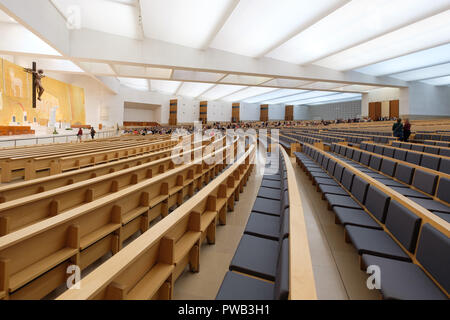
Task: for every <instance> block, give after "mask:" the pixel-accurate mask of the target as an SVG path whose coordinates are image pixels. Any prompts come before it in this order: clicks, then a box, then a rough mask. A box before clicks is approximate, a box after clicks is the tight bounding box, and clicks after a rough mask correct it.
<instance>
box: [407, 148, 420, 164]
mask: <svg viewBox="0 0 450 320" xmlns="http://www.w3.org/2000/svg"><path fill="white" fill-rule="evenodd" d="M421 160H422V154H421V153H417V152H412V151H408V152H407V154H406V160H405V161H406V162H409V163H413V164H416V165H420V161H421Z"/></svg>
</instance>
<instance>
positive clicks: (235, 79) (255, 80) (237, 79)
mask: <svg viewBox="0 0 450 320" xmlns="http://www.w3.org/2000/svg"><path fill="white" fill-rule="evenodd" d="M270 79H271V78H267V77H255V76H245V75H237V74H229V75H227V76H226V77H225V78H223V79H222V80H220V82H224V83H235V84H246V85H258V84H261V83H263V82H267V81H269V80H270Z"/></svg>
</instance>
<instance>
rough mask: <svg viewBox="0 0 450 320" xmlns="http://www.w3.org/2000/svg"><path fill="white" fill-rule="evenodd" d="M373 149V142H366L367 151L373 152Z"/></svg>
mask: <svg viewBox="0 0 450 320" xmlns="http://www.w3.org/2000/svg"><path fill="white" fill-rule="evenodd" d="M374 149H375V146H374V145H373V144H368V145H367V149H366V150H367V151H369V152H373V150H374Z"/></svg>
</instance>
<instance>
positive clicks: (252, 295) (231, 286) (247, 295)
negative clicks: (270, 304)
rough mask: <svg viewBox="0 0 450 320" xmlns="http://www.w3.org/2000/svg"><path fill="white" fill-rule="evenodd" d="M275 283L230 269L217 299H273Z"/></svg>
mask: <svg viewBox="0 0 450 320" xmlns="http://www.w3.org/2000/svg"><path fill="white" fill-rule="evenodd" d="M274 287H275V286H274V284H272V283H269V282H267V281H263V280H258V279H255V278H251V277H247V276H245V275H242V274H238V273H235V272H231V271H228V272H227V273H226V274H225V278H224V279H223V281H222V285H221V286H220V289H219V292H218V293H217V296H216V300H273V299H274V296H273V293H274Z"/></svg>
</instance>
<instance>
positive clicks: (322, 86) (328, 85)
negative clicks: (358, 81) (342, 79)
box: [301, 82, 345, 90]
mask: <svg viewBox="0 0 450 320" xmlns="http://www.w3.org/2000/svg"><path fill="white" fill-rule="evenodd" d="M342 86H345V84H344V83H337V82H314V83H310V84H306V85H303V86H301V88H302V89H319V90H331V89H335V88H339V87H342Z"/></svg>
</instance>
